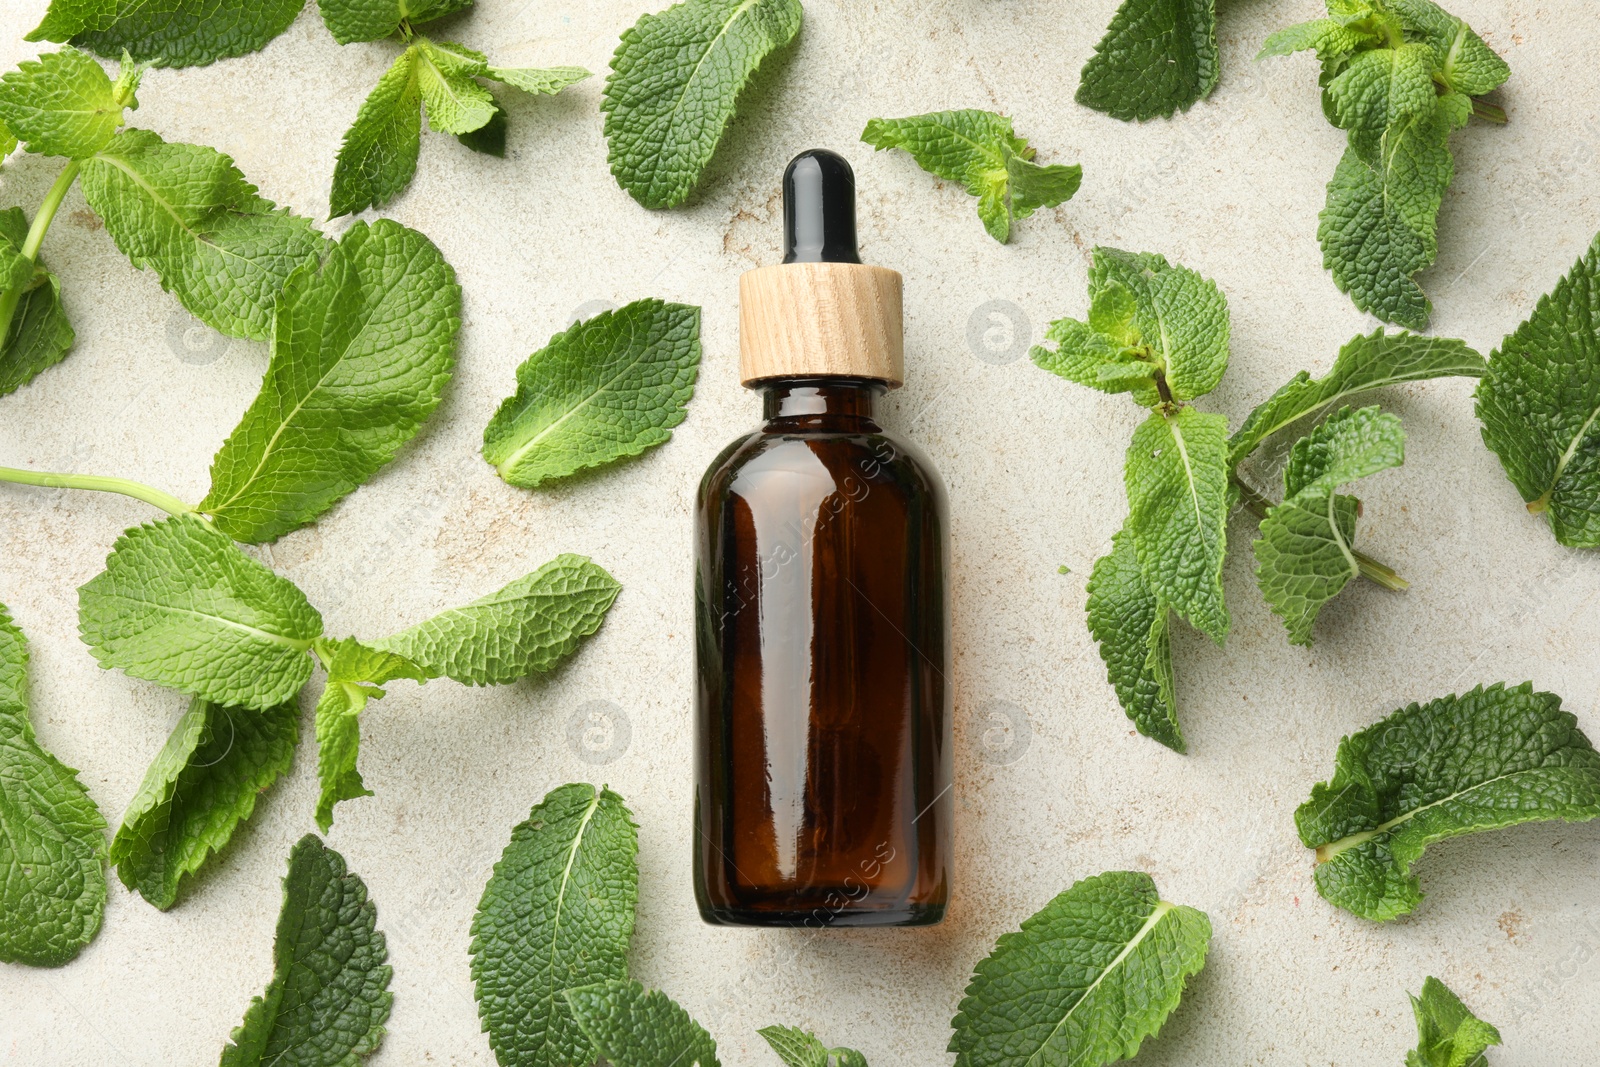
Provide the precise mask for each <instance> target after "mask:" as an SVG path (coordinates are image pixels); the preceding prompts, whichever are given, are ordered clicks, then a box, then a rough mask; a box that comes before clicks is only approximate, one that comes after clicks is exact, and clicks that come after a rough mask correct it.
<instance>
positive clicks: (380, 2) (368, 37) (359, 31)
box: [317, 0, 404, 44]
mask: <svg viewBox="0 0 1600 1067" xmlns="http://www.w3.org/2000/svg"><path fill="white" fill-rule="evenodd" d="M317 9H318V10H319V11H320V12H321V13H322V23H323V25H325V26H327V27H328V32H329V33H331V34H333V39H334V40H335V41H338V42H339V43H340V44H353V43H355V42H356V41H376V40H380V39H381V38H384V37H387V36H389V35H390V34H391V33H393V32H395V31H396V30H398V29H399V28H400V19H401V17H402V16H403V14H404V12H403V11H402V10H401V5H400V2H399V0H317Z"/></svg>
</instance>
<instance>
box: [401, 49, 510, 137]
mask: <svg viewBox="0 0 1600 1067" xmlns="http://www.w3.org/2000/svg"><path fill="white" fill-rule="evenodd" d="M488 69H489V64H488V62H487V61H486V60H485V59H484V57H483V53H482V52H474V51H473V50H472V49H470V48H466V47H463V46H462V45H459V44H451V43H449V42H443V43H441V44H435V43H434V42H432V41H430V40H428V39H427V38H426V37H419V38H417V88H418V90H419V91H420V92H421V93H422V102H423V105H424V107H425V108H426V110H427V112H428V125H429V126H431V127H432V128H433V129H435V130H439V131H440V132H442V133H453V134H457V135H460V134H463V133H471V132H472V131H473V130H476V129H478V128H480V127H482V126H483V125H484V124H485V123H487V122H488V121H489V120H490V119H492V118H494V113H495V107H496V105H495V102H494V97H493V96H491V95H489V90H487V89H485V88H484V87H483V86H481V85H479V84H478V83H477V82H476V81H474V80H473V76H474V75H478V74H483V73H486V72H487V71H488Z"/></svg>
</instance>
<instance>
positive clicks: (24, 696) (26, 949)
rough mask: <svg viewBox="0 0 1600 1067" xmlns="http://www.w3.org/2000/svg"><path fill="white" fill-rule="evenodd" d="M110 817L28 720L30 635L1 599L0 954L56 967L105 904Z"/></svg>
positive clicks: (95, 927) (91, 930)
mask: <svg viewBox="0 0 1600 1067" xmlns="http://www.w3.org/2000/svg"><path fill="white" fill-rule="evenodd" d="M105 829H106V821H105V819H103V818H101V816H100V809H99V808H97V807H96V806H95V803H94V800H93V799H92V798H91V797H90V796H89V793H88V791H87V790H86V789H84V788H83V784H82V783H81V782H79V781H78V772H77V771H75V770H73V769H72V768H71V767H68V766H67V765H66V764H64V763H62V762H61V761H60V760H58V759H56V758H55V757H54V756H52V755H51V754H50V753H48V752H46V751H45V750H44V748H43V747H41V746H40V744H39V742H38V740H37V739H36V738H35V737H34V734H33V723H32V722H31V721H30V720H29V718H28V643H27V640H26V639H25V638H24V637H23V636H22V631H21V630H20V629H19V628H18V627H17V624H16V623H15V622H13V621H12V620H11V613H10V612H8V611H7V610H6V608H5V605H3V604H0V960H3V961H4V962H6V963H26V964H31V965H33V966H35V967H59V966H60V965H61V964H63V963H66V962H67V961H68V960H71V959H72V958H73V957H75V956H76V955H77V954H78V953H79V952H81V951H82V950H83V947H84V946H85V945H87V944H88V943H89V942H90V941H92V940H93V939H94V935H95V934H96V933H97V932H98V931H99V929H100V919H101V916H102V914H103V913H104V912H105V906H106V872H105V854H106V839H105Z"/></svg>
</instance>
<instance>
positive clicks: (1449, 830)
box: [1294, 683, 1600, 921]
mask: <svg viewBox="0 0 1600 1067" xmlns="http://www.w3.org/2000/svg"><path fill="white" fill-rule="evenodd" d="M1597 815H1600V753H1596V752H1595V750H1594V746H1593V745H1591V744H1590V743H1589V739H1588V738H1587V737H1585V736H1584V735H1583V732H1582V731H1581V730H1579V729H1578V724H1577V720H1576V719H1575V718H1573V716H1572V715H1570V714H1568V713H1567V712H1565V711H1562V710H1561V698H1560V697H1558V696H1555V695H1554V694H1551V693H1535V692H1534V691H1533V686H1532V685H1531V684H1530V683H1524V684H1522V685H1520V686H1516V687H1515V688H1511V689H1508V688H1506V687H1505V686H1503V685H1493V686H1490V687H1489V688H1487V689H1485V688H1483V687H1482V686H1479V687H1478V688H1477V689H1474V690H1472V691H1471V692H1470V693H1467V694H1465V695H1463V696H1447V697H1441V698H1439V699H1438V700H1433V701H1430V702H1428V703H1426V704H1410V705H1408V706H1406V707H1404V708H1401V709H1400V710H1399V711H1396V712H1395V713H1394V714H1392V715H1390V716H1389V717H1388V718H1387V719H1384V720H1383V721H1382V722H1380V723H1377V724H1375V725H1373V726H1369V727H1367V728H1366V729H1365V730H1362V731H1360V732H1359V733H1356V734H1352V735H1350V736H1349V737H1346V738H1345V739H1344V740H1342V741H1340V742H1339V752H1338V756H1337V758H1336V760H1335V766H1334V773H1333V778H1332V780H1331V781H1327V782H1321V783H1318V784H1317V785H1315V786H1313V787H1312V790H1311V799H1310V800H1308V801H1306V802H1305V803H1304V804H1302V805H1300V808H1299V809H1298V810H1297V811H1296V812H1295V815H1294V819H1295V825H1296V826H1297V827H1299V830H1300V840H1301V841H1303V842H1304V843H1305V845H1306V847H1307V848H1314V849H1316V850H1317V870H1316V882H1317V892H1319V893H1321V894H1322V896H1323V897H1324V898H1325V899H1327V900H1328V901H1329V902H1330V903H1332V904H1336V905H1338V906H1339V907H1341V908H1344V909H1345V910H1347V911H1351V912H1354V913H1355V914H1357V915H1360V916H1362V917H1363V918H1367V919H1376V920H1379V921H1382V920H1385V919H1393V918H1395V917H1397V916H1400V915H1404V914H1406V913H1407V912H1409V911H1411V910H1412V909H1413V908H1415V907H1416V906H1417V905H1418V904H1419V903H1420V902H1421V901H1422V889H1421V887H1420V885H1419V883H1418V881H1417V877H1416V875H1414V874H1412V873H1411V866H1412V864H1414V863H1415V862H1416V861H1417V860H1418V859H1419V858H1421V856H1422V852H1423V850H1424V849H1425V848H1427V846H1428V845H1430V844H1432V843H1433V842H1435V841H1443V840H1444V839H1446V838H1450V837H1456V836H1459V835H1461V834H1469V833H1474V832H1476V831H1478V830H1492V829H1497V828H1499V827H1503V826H1516V825H1518V824H1520V823H1525V822H1536V821H1540V820H1545V819H1565V820H1567V821H1569V822H1581V821H1586V820H1588V819H1593V818H1594V817H1596V816H1597Z"/></svg>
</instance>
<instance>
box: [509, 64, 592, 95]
mask: <svg viewBox="0 0 1600 1067" xmlns="http://www.w3.org/2000/svg"><path fill="white" fill-rule="evenodd" d="M485 76H486V77H489V78H493V79H494V80H495V81H497V82H504V83H505V84H507V85H509V86H511V87H512V88H513V89H521V90H522V91H523V92H525V93H536V94H540V95H544V96H554V95H555V94H557V93H559V92H560V91H561V90H563V89H565V88H566V87H567V86H569V85H576V84H577V83H578V82H581V81H583V79H585V78H588V77H592V76H593V73H592V72H591V71H588V70H585V69H584V68H583V67H490V68H489V69H488V70H487V71H486V72H485Z"/></svg>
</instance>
